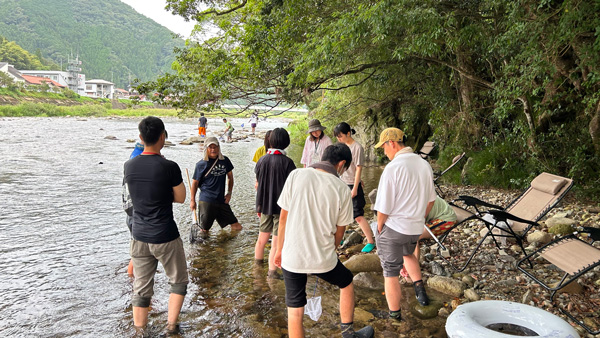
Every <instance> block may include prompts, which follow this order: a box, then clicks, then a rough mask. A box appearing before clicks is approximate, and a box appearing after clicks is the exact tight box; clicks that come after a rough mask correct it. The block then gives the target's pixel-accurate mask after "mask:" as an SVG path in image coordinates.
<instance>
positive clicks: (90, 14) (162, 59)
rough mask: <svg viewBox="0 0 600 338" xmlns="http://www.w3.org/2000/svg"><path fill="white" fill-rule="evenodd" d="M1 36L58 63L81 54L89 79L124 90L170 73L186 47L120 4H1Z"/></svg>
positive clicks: (72, 0) (83, 0) (35, 0)
mask: <svg viewBox="0 0 600 338" xmlns="http://www.w3.org/2000/svg"><path fill="white" fill-rule="evenodd" d="M0 35H1V36H4V37H5V38H6V39H8V40H9V41H15V42H16V43H17V44H18V45H20V46H22V47H23V48H25V49H26V50H28V51H29V52H30V53H35V52H36V51H37V50H38V49H39V50H40V51H41V55H42V56H43V57H44V58H47V59H51V60H53V61H54V62H56V63H58V64H60V63H61V60H62V62H63V64H64V65H66V61H67V58H68V56H69V55H70V54H71V53H72V54H73V55H76V54H79V58H80V60H82V61H83V62H82V73H84V74H85V75H86V78H87V79H92V78H102V79H105V80H108V81H112V82H114V83H116V84H117V86H120V87H125V86H127V84H128V83H129V78H131V80H133V79H135V78H139V79H142V80H150V79H154V78H156V77H157V76H158V75H160V74H163V73H165V72H166V71H168V70H169V69H170V67H171V63H172V62H173V60H174V57H173V48H174V47H175V46H178V47H182V46H183V45H184V41H183V40H182V39H173V34H172V33H171V32H170V31H169V30H168V29H167V28H165V27H163V26H161V25H159V24H158V23H156V22H154V21H152V20H151V19H149V18H147V17H145V16H143V15H141V14H139V13H137V12H136V11H135V10H134V9H133V8H131V7H130V6H128V5H126V4H124V3H122V2H121V1H119V0H102V1H90V0H60V1H47V0H0ZM0 61H2V60H0Z"/></svg>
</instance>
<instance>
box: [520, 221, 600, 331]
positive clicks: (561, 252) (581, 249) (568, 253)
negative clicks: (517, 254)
mask: <svg viewBox="0 0 600 338" xmlns="http://www.w3.org/2000/svg"><path fill="white" fill-rule="evenodd" d="M581 234H587V237H588V241H586V240H582V239H581V238H580V237H582V236H580V235H581ZM589 239H591V242H590V241H589ZM595 241H600V229H596V228H590V227H580V228H579V231H578V232H575V233H573V234H570V235H567V236H564V237H561V238H559V239H557V240H555V241H553V242H550V243H548V244H546V245H544V246H543V247H541V248H539V249H538V250H536V251H535V252H533V253H531V254H529V255H527V256H526V257H525V258H523V259H521V260H520V261H519V263H517V268H518V269H519V270H521V272H523V273H524V274H525V275H527V276H528V277H529V278H531V279H533V280H534V281H535V282H536V283H538V284H539V285H541V286H542V287H543V288H544V289H546V290H548V292H550V293H551V296H550V299H551V300H553V299H554V296H555V295H556V292H557V291H558V290H560V289H562V288H563V287H564V286H566V285H567V284H569V283H571V282H573V281H575V280H576V279H578V278H579V277H580V276H581V275H583V274H584V273H586V272H588V271H589V270H591V269H593V268H595V267H596V266H598V265H600V249H598V248H597V247H595V246H593V243H594V242H595ZM539 257H541V258H543V259H545V260H546V261H548V262H550V263H552V264H553V265H554V266H556V267H557V268H559V269H560V270H562V271H563V272H564V275H563V277H562V279H560V281H558V283H555V284H552V285H551V284H550V281H546V282H543V281H542V280H540V279H538V277H541V275H540V274H539V273H536V272H537V271H539V269H533V268H531V269H530V270H527V269H526V268H524V267H523V266H522V265H523V263H524V262H525V261H529V262H530V261H531V260H532V259H533V260H534V261H537V258H539ZM560 311H561V312H562V313H564V314H565V315H567V316H568V317H569V318H571V320H573V321H574V322H576V323H578V324H579V325H581V327H583V328H584V329H586V330H587V331H588V332H589V333H591V334H593V335H596V334H599V333H600V330H596V331H593V329H592V328H590V327H589V326H588V325H586V324H585V323H583V321H581V320H578V319H576V318H575V316H573V315H572V314H571V313H569V312H567V311H566V310H565V309H563V308H562V307H560Z"/></svg>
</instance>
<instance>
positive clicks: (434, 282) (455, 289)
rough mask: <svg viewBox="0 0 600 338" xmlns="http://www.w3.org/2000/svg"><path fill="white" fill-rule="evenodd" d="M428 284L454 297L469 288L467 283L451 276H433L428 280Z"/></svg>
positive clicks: (459, 295)
mask: <svg viewBox="0 0 600 338" xmlns="http://www.w3.org/2000/svg"><path fill="white" fill-rule="evenodd" d="M427 286H428V287H430V288H432V289H434V290H437V291H439V292H442V293H445V294H447V295H450V296H453V297H461V296H462V295H463V292H464V291H465V289H466V288H467V287H466V285H465V283H463V282H461V281H459V280H456V279H454V278H450V277H444V276H433V277H431V278H429V279H428V280H427Z"/></svg>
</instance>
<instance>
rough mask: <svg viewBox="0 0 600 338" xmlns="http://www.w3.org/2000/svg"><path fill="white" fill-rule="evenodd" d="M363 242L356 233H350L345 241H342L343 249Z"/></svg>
mask: <svg viewBox="0 0 600 338" xmlns="http://www.w3.org/2000/svg"><path fill="white" fill-rule="evenodd" d="M362 242H363V238H362V236H361V235H360V234H359V233H358V232H356V231H352V232H351V233H350V235H348V236H347V237H346V238H345V239H344V245H343V246H344V247H348V246H351V245H356V244H361V243H362Z"/></svg>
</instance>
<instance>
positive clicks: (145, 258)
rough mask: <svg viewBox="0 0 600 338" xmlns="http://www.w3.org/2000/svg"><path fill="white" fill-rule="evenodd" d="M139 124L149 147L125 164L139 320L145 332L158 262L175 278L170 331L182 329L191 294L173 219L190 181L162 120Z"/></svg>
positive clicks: (171, 281) (137, 323)
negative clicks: (170, 153) (170, 150)
mask: <svg viewBox="0 0 600 338" xmlns="http://www.w3.org/2000/svg"><path fill="white" fill-rule="evenodd" d="M138 129H139V131H140V139H141V140H142V141H143V142H144V145H145V147H144V151H143V152H142V153H141V154H140V156H137V157H135V158H133V159H131V160H129V161H127V162H126V163H125V170H124V182H125V184H126V185H127V189H128V190H129V193H130V194H131V200H132V203H133V226H132V236H133V239H132V240H131V245H130V253H131V258H132V260H133V273H134V275H135V279H134V282H133V299H132V305H133V324H134V326H135V327H136V329H137V330H139V331H142V334H143V333H144V332H145V327H146V325H147V324H148V311H149V306H150V301H151V299H152V296H153V295H154V290H153V286H154V274H155V273H156V269H157V267H158V262H160V263H161V264H162V266H163V269H164V271H165V274H166V275H167V276H168V278H169V285H170V296H169V305H168V309H169V310H168V314H167V333H168V334H171V333H177V332H178V330H179V329H178V325H177V318H178V317H179V313H180V311H181V307H182V305H183V300H184V297H185V295H186V293H187V285H188V273H187V261H186V258H185V252H184V250H183V241H182V240H181V237H180V236H179V231H178V229H177V224H176V223H175V220H174V218H173V203H183V202H184V201H185V186H184V185H183V179H182V178H181V170H180V169H179V166H178V165H177V163H175V162H173V161H169V160H167V159H165V158H164V157H163V156H162V155H161V153H160V151H161V149H162V148H163V147H164V145H165V140H166V137H167V135H166V134H167V133H166V130H165V125H164V123H163V122H162V120H161V119H159V118H157V117H153V116H149V117H146V118H145V119H143V120H142V121H141V122H140V124H139V126H138Z"/></svg>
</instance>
